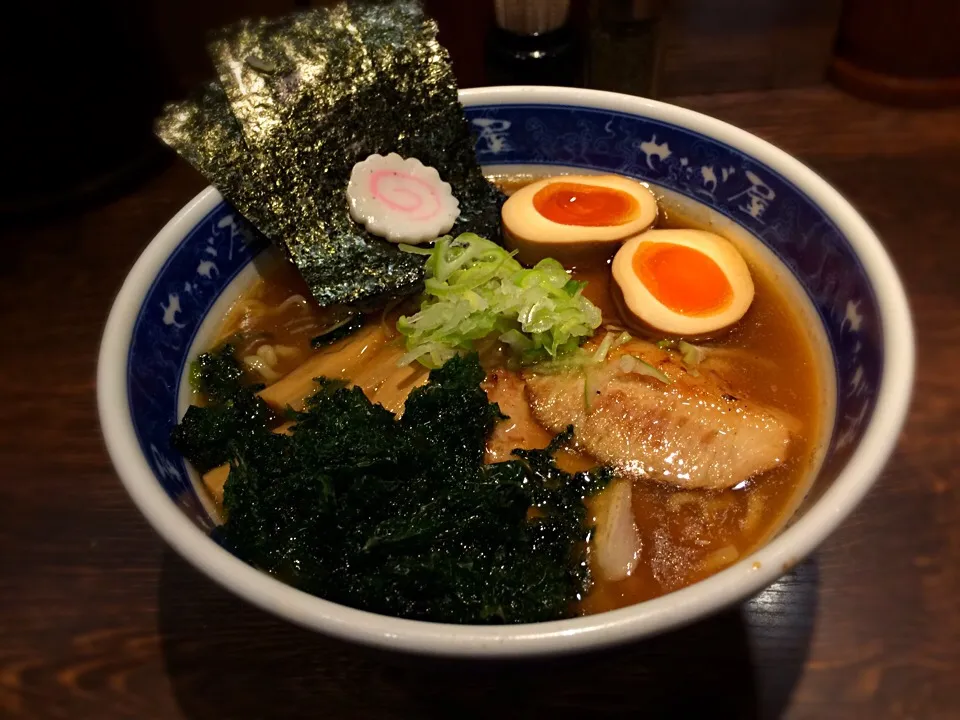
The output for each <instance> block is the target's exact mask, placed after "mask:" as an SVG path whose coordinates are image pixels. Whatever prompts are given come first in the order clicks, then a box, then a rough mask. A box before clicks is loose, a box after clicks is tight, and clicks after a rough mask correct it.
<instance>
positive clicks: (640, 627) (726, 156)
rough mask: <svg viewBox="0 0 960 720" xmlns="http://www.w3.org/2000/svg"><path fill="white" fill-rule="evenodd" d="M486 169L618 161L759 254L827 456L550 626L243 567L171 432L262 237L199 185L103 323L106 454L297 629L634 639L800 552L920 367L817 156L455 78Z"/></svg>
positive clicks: (521, 652) (542, 91) (595, 95)
mask: <svg viewBox="0 0 960 720" xmlns="http://www.w3.org/2000/svg"><path fill="white" fill-rule="evenodd" d="M461 100H462V102H463V104H464V106H465V108H466V114H467V119H468V121H469V123H470V124H471V126H472V128H473V130H474V131H475V133H476V138H477V139H476V152H477V156H478V158H479V161H480V163H481V164H482V165H483V166H484V169H485V170H486V171H487V172H489V173H491V174H517V173H533V174H536V173H538V172H539V173H541V174H543V173H547V172H554V173H555V172H558V171H575V172H579V173H591V172H612V173H618V174H621V175H626V176H628V177H634V178H638V179H640V180H643V181H648V182H649V183H651V184H653V185H655V186H657V187H659V188H661V189H663V191H664V192H665V193H668V194H669V195H670V196H671V197H676V198H680V199H683V198H687V199H689V200H693V201H696V203H697V204H698V205H699V206H700V207H704V208H706V209H707V211H709V213H711V215H712V216H713V217H715V218H717V219H718V220H719V221H722V222H723V223H725V224H726V225H727V226H728V227H730V228H733V229H734V230H736V231H737V232H739V233H742V234H743V235H745V236H749V237H750V238H751V239H752V241H754V242H756V243H757V244H758V246H759V247H762V248H763V249H764V251H765V252H769V253H771V254H772V256H774V257H775V258H777V259H779V261H780V263H781V264H782V266H783V267H784V268H786V271H787V272H788V273H789V275H790V281H791V282H792V283H793V284H794V285H795V286H796V287H797V288H799V291H800V292H801V293H802V294H803V297H804V302H806V303H807V305H808V306H809V308H810V311H811V322H813V323H815V324H816V323H819V325H820V326H822V327H821V328H818V330H822V332H819V335H818V336H819V337H820V338H821V339H820V341H819V345H820V346H821V347H819V348H818V349H819V351H820V352H821V354H822V356H823V357H824V358H825V360H824V362H825V364H826V367H827V372H826V373H825V374H826V375H827V376H828V379H829V383H828V386H829V394H830V397H829V401H830V402H829V406H830V408H831V409H830V411H829V417H827V418H826V421H825V423H826V424H825V431H824V432H825V435H824V439H823V443H822V444H823V453H822V457H821V458H820V461H821V462H820V466H819V471H818V473H817V476H816V478H815V480H814V481H813V482H812V483H811V485H810V490H809V492H808V493H807V495H806V497H805V498H804V499H803V501H802V503H800V504H799V507H798V508H797V510H796V512H795V513H794V514H793V516H792V517H791V519H790V521H789V522H788V523H786V525H785V527H784V528H783V529H782V530H781V531H780V532H779V533H778V534H776V535H775V536H774V537H772V538H771V539H770V540H769V541H768V542H766V544H764V545H763V546H762V547H760V548H759V549H757V550H755V551H754V552H752V553H751V554H749V555H746V556H744V557H742V558H740V560H739V561H738V562H736V563H735V564H733V565H732V566H730V567H728V568H726V569H725V570H722V571H721V572H719V573H717V574H715V575H713V576H711V577H709V578H707V579H705V580H702V581H700V582H697V583H695V584H693V585H690V586H688V587H685V588H683V589H681V590H678V591H675V592H672V593H670V594H667V595H664V596H662V597H659V598H656V599H653V600H649V601H646V602H642V603H638V604H636V605H632V606H629V607H626V608H623V609H619V610H613V611H610V612H605V613H600V614H596V615H587V616H583V617H576V618H572V619H566V620H558V621H552V622H546V623H533V624H518V625H500V626H468V625H463V626H458V625H444V624H435V623H428V622H421V621H414V620H405V619H399V618H394V617H387V616H382V615H376V614H372V613H368V612H364V611H361V610H356V609H353V608H349V607H344V606H341V605H338V604H336V603H333V602H330V601H326V600H323V599H320V598H318V597H314V596H312V595H309V594H306V593H304V592H301V591H299V590H297V589H295V588H293V587H290V586H288V585H286V584H284V583H282V582H280V581H279V580H276V579H274V578H273V577H271V576H269V575H267V574H265V573H262V572H260V571H258V570H256V569H255V568H253V567H251V566H249V565H247V564H246V563H245V562H243V561H241V560H240V559H238V558H237V557H235V556H233V555H232V554H231V553H230V552H229V551H228V550H226V549H225V548H224V547H222V546H221V545H220V544H218V542H217V540H216V531H215V528H216V523H215V520H214V514H213V513H212V511H211V507H210V506H209V501H208V500H207V498H206V495H205V493H204V491H203V489H202V487H201V486H200V484H199V482H198V478H197V476H196V474H195V473H193V472H192V470H190V469H189V468H188V466H187V465H186V464H185V462H184V460H183V459H182V458H181V457H180V455H179V454H178V453H176V452H175V451H174V450H172V449H171V447H170V444H169V437H170V432H171V430H172V428H173V427H174V426H175V425H176V423H177V421H178V419H179V417H180V415H181V414H182V411H183V410H184V409H185V405H186V403H187V400H188V397H189V393H188V388H187V383H186V382H185V370H186V368H187V366H188V364H189V361H190V360H191V359H192V358H193V357H194V356H195V355H196V354H197V352H199V351H200V350H201V349H203V348H204V347H206V345H205V342H209V338H210V336H211V332H212V328H213V327H214V326H215V325H216V324H217V323H218V322H219V319H220V318H222V317H223V315H224V313H225V311H226V309H227V308H228V307H229V305H230V303H231V302H232V301H233V300H234V299H235V298H236V297H237V295H238V294H239V293H240V291H241V290H242V289H243V287H245V286H247V285H248V284H249V282H250V281H251V279H253V278H254V277H255V275H256V272H257V262H256V258H257V257H258V255H259V254H260V253H261V252H262V251H263V250H264V249H265V247H266V244H267V243H266V242H265V241H264V240H263V239H262V238H260V237H259V236H258V235H257V234H256V233H255V232H253V231H252V229H251V228H250V227H249V226H248V225H247V224H246V222H245V220H244V219H243V218H242V217H241V216H240V215H239V214H238V213H237V212H236V211H235V210H234V209H233V208H231V207H230V206H229V205H228V204H226V203H225V202H224V201H223V199H222V198H221V196H220V194H219V193H218V192H217V191H216V190H215V189H214V188H208V189H207V190H204V191H203V192H201V193H200V194H199V195H198V196H197V197H195V198H194V199H193V200H191V201H190V202H189V203H188V204H187V205H186V206H185V207H184V208H183V209H182V210H181V211H180V212H179V213H178V214H177V215H176V216H175V217H174V218H173V219H171V220H170V221H169V222H168V223H167V225H166V226H165V227H164V228H163V229H162V230H161V231H160V232H159V233H158V234H157V236H156V237H155V238H154V239H153V240H152V241H151V243H150V244H149V246H148V247H147V248H146V250H145V251H144V252H143V254H142V255H141V257H140V258H139V260H138V261H137V263H136V265H135V266H134V267H133V269H132V270H131V271H130V274H129V275H128V277H127V278H126V280H125V282H124V284H123V287H122V289H121V290H120V293H119V295H118V296H117V299H116V301H115V303H114V306H113V309H112V310H111V313H110V316H109V320H108V321H107V325H106V329H105V331H104V336H103V341H102V345H101V350H100V358H99V367H98V378H97V384H98V401H99V410H100V419H101V424H102V427H103V433H104V437H105V440H106V444H107V448H108V450H109V453H110V457H111V459H112V461H113V463H114V465H115V467H116V470H117V473H118V475H119V476H120V479H121V480H122V482H123V483H124V485H125V487H126V488H127V490H128V492H129V493H130V496H131V497H132V499H133V501H134V503H135V504H136V506H137V507H138V508H139V509H140V511H141V512H142V513H143V514H144V516H145V517H146V519H147V520H148V521H149V523H150V524H151V525H152V526H153V527H154V528H155V529H156V530H157V532H158V533H160V535H161V536H162V537H163V538H164V539H165V540H166V541H167V542H168V543H169V544H170V545H171V546H173V548H174V549H175V550H176V551H177V552H179V553H180V554H181V555H182V556H183V557H184V558H186V559H187V560H188V561H189V562H191V563H192V564H193V565H194V566H196V567H197V568H198V569H199V570H200V571H201V572H203V573H204V574H206V575H207V576H209V577H210V578H211V579H212V580H214V581H215V582H217V583H220V584H221V585H222V586H224V587H225V588H227V589H228V590H229V591H230V592H233V593H235V594H236V595H238V596H240V597H242V598H244V599H245V600H247V601H249V602H251V603H253V604H255V605H257V606H259V607H261V608H263V609H265V610H267V611H269V612H271V613H274V614H276V615H278V616H280V617H282V618H285V619H287V620H289V621H292V622H294V623H297V624H300V625H302V626H304V627H306V628H310V629H312V630H316V631H319V632H323V633H326V634H328V635H332V636H336V637H339V638H342V639H345V640H349V641H353V642H357V643H363V644H366V645H371V646H379V647H382V648H388V649H392V650H399V651H407V652H415V653H423V654H432V655H444V656H465V657H482V656H530V655H544V654H558V653H567V652H574V651H580V650H586V649H591V648H599V647H603V646H609V645H614V644H619V643H624V642H628V641H631V640H637V639H640V638H643V637H647V636H651V635H654V634H657V633H661V632H663V631H665V630H668V629H670V628H674V627H677V626H679V625H682V624H685V623H690V622H692V621H695V620H697V619H698V618H702V617H705V616H707V615H710V614H711V613H714V612H716V611H717V610H720V609H722V608H724V607H726V606H728V605H730V604H732V603H735V602H737V601H740V600H742V599H744V598H747V597H749V596H751V595H753V594H755V593H756V592H758V591H759V590H761V589H762V588H764V587H765V586H766V585H768V584H770V583H771V582H773V581H774V580H776V579H777V578H778V577H779V576H781V575H782V574H784V573H785V572H786V571H787V570H788V569H789V568H790V567H792V566H793V565H794V564H796V563H797V562H799V561H800V560H801V559H803V558H804V557H805V556H806V555H808V554H809V553H810V552H812V551H813V550H814V549H815V548H816V547H817V545H818V544H819V543H821V542H822V541H823V540H824V539H825V538H826V537H827V536H828V535H829V534H830V533H831V532H832V531H833V530H834V529H835V528H836V527H837V526H838V525H839V524H840V523H841V522H842V521H843V520H844V518H845V517H847V516H848V515H849V514H850V513H851V511H852V510H853V509H854V508H855V507H856V505H857V503H858V502H859V501H860V500H861V498H863V496H864V494H865V493H866V492H867V491H868V490H869V489H870V487H871V485H872V484H873V483H874V481H875V480H876V478H877V476H878V474H879V472H880V470H881V468H882V466H883V464H884V462H885V461H886V459H887V458H888V456H889V454H890V452H891V451H892V449H893V447H894V445H895V443H896V440H897V436H898V434H899V431H900V427H901V425H902V423H903V420H904V417H905V413H906V409H907V404H908V400H909V394H910V388H911V384H912V375H913V361H914V357H913V355H914V345H913V335H912V327H911V322H910V317H909V312H908V308H907V303H906V299H905V296H904V292H903V288H902V286H901V283H900V281H899V279H898V277H897V275H896V272H895V270H894V268H893V266H892V264H891V262H890V259H889V258H888V256H887V255H886V253H885V252H884V249H883V247H882V245H881V243H880V241H879V240H878V239H877V237H876V235H875V234H874V233H873V231H872V230H871V229H870V227H869V226H868V225H867V223H866V222H865V221H864V220H863V218H862V217H860V215H858V214H857V212H856V211H855V210H854V209H853V208H852V207H851V206H850V204H849V203H848V202H847V201H846V200H844V199H843V197H841V196H840V194H839V193H837V191H836V190H834V189H833V188H832V187H830V185H828V184H827V183H826V182H825V181H824V180H823V179H821V178H820V177H819V176H818V175H817V174H816V173H814V172H812V171H811V170H810V169H809V168H807V167H805V166H804V165H803V164H801V163H800V162H798V161H797V160H795V159H794V158H792V157H790V156H789V155H787V154H786V153H784V152H783V151H781V150H779V149H777V148H776V147H774V146H772V145H770V144H769V143H767V142H764V141H763V140H761V139H759V138H757V137H755V136H753V135H751V134H749V133H747V132H745V131H743V130H739V129H737V128H735V127H733V126H731V125H728V124H726V123H723V122H720V121H719V120H715V119H712V118H709V117H706V116H704V115H700V114H698V113H695V112H691V111H689V110H685V109H682V108H679V107H675V106H672V105H668V104H664V103H659V102H655V101H651V100H644V99H640V98H635V97H629V96H625V95H618V94H613V93H603V92H593V91H583V90H569V89H563V88H541V87H513V88H481V89H476V90H466V91H462V92H461Z"/></svg>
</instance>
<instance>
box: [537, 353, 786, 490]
mask: <svg viewBox="0 0 960 720" xmlns="http://www.w3.org/2000/svg"><path fill="white" fill-rule="evenodd" d="M623 354H631V355H633V356H634V357H637V358H641V359H643V360H644V361H646V362H647V363H650V364H651V365H653V366H654V367H657V368H659V369H660V370H661V371H662V372H664V374H666V375H667V376H669V377H670V379H671V382H670V383H669V384H667V383H664V382H661V381H660V380H658V379H656V378H653V377H648V376H644V375H639V374H636V373H632V372H625V371H623V370H622V369H621V368H622V365H621V363H620V362H619V357H620V356H621V355H623ZM587 378H589V379H587ZM525 380H526V384H527V393H528V396H529V399H530V404H531V407H532V409H533V414H534V416H535V417H536V418H537V419H538V420H539V421H540V422H541V423H542V424H543V425H544V426H545V427H547V428H548V429H549V430H552V431H553V432H561V431H562V430H564V429H565V428H566V427H568V426H569V425H573V428H574V433H575V440H576V442H577V445H578V446H579V447H580V448H581V449H582V450H583V451H585V452H587V453H589V454H590V455H592V456H593V457H595V458H596V459H597V460H599V461H601V462H603V463H606V464H610V465H613V466H615V467H617V468H619V469H620V470H621V471H622V472H624V473H625V474H628V475H631V476H633V477H645V478H650V479H653V480H657V481H660V482H664V483H669V484H670V485H675V486H679V487H682V488H709V489H721V488H727V487H732V486H734V485H736V484H738V483H740V482H741V481H743V480H746V479H748V478H751V477H753V476H754V475H757V474H759V473H762V472H765V471H767V470H771V469H773V468H775V467H777V466H778V465H780V464H781V463H783V461H784V460H785V459H786V455H787V451H788V448H789V445H790V438H791V427H792V426H794V425H795V421H794V420H792V418H790V417H788V416H786V415H785V414H783V413H781V412H778V411H775V410H771V409H768V408H765V407H762V406H760V405H758V404H755V403H752V402H750V401H748V400H746V399H743V398H742V397H737V396H735V395H734V394H731V392H730V388H728V387H727V386H726V385H725V383H724V381H723V379H722V378H721V377H720V375H718V374H717V373H715V372H712V371H711V370H709V369H708V368H706V367H705V368H703V371H702V372H701V373H699V375H698V376H697V377H694V376H693V375H692V374H691V373H689V372H687V370H686V369H685V368H684V367H683V364H682V362H681V361H680V360H679V358H678V357H677V356H676V355H675V354H672V353H667V352H664V351H662V350H659V349H658V348H656V347H655V346H653V345H650V344H648V343H642V342H639V341H632V342H631V343H629V344H628V345H626V346H624V348H622V349H621V350H619V351H617V352H616V353H613V354H612V356H611V358H610V360H608V361H607V363H605V364H604V365H603V366H602V367H599V368H594V369H592V370H590V371H589V375H586V374H584V373H583V372H577V371H574V372H567V373H553V374H546V373H536V372H532V371H528V372H527V373H525ZM585 383H589V384H588V385H587V387H589V394H587V393H586V392H585Z"/></svg>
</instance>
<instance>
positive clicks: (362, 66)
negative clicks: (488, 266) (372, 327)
mask: <svg viewBox="0 0 960 720" xmlns="http://www.w3.org/2000/svg"><path fill="white" fill-rule="evenodd" d="M210 54H211V57H212V58H213V60H214V64H215V66H216V68H217V72H218V75H219V80H220V83H221V89H220V91H219V93H218V92H217V91H216V90H214V89H211V88H208V89H207V91H206V94H205V95H204V96H202V97H201V99H200V100H199V101H198V100H197V99H193V100H191V101H187V102H186V103H180V104H178V105H175V106H171V108H169V109H168V111H167V113H166V115H165V116H164V117H163V118H161V120H160V122H159V123H158V134H159V135H160V137H161V138H162V139H163V140H164V141H165V142H167V143H168V144H170V145H171V146H173V147H174V148H175V149H177V151H178V152H180V153H181V154H182V155H183V156H184V157H185V158H186V159H187V160H188V161H190V162H191V163H193V164H194V165H195V166H196V167H197V168H198V169H199V170H200V171H201V172H203V173H204V174H206V175H207V176H208V177H209V178H210V179H211V181H212V182H214V184H216V185H217V187H219V188H220V190H221V192H222V193H223V194H224V196H225V197H226V198H227V199H228V200H229V201H230V202H232V203H234V204H235V205H236V207H237V209H238V210H240V212H241V213H243V214H244V215H245V216H247V217H248V219H250V220H251V221H252V222H253V224H254V225H255V226H257V228H258V229H260V230H261V231H262V232H263V233H264V234H265V235H266V236H267V237H269V238H270V239H271V240H273V241H274V242H275V243H276V244H278V245H279V246H280V247H281V248H283V249H284V250H285V252H286V254H287V255H288V256H289V257H290V258H291V259H292V260H293V262H294V263H295V264H296V265H297V267H298V269H299V270H300V273H301V274H302V275H303V277H304V279H305V280H306V281H307V283H308V285H309V286H310V289H311V291H312V293H313V295H314V297H316V299H317V300H318V301H319V302H320V304H321V305H330V304H336V303H343V304H350V303H357V302H364V303H365V304H366V305H367V306H369V305H372V304H376V303H378V302H381V301H383V300H385V299H388V298H391V297H396V296H400V295H404V294H409V293H411V292H414V291H416V290H417V289H418V288H419V286H420V281H421V279H422V264H423V259H422V257H419V256H416V255H410V254H407V253H403V252H400V251H398V250H397V248H396V247H395V246H394V245H391V244H390V243H387V242H386V241H383V240H381V239H379V238H376V237H374V236H372V235H370V234H369V233H368V232H366V230H365V229H364V228H362V227H360V226H359V225H357V224H356V223H354V222H353V220H352V219H351V217H350V215H349V212H348V206H347V200H346V196H345V190H346V186H347V182H348V180H349V175H350V171H351V169H352V167H353V165H354V164H355V163H356V162H358V161H360V160H363V159H364V158H366V157H367V156H368V155H370V154H372V153H380V154H387V153H389V152H397V153H399V154H400V155H403V156H405V157H417V158H419V159H420V160H421V161H422V162H424V163H425V164H427V165H431V166H433V167H436V168H437V169H438V170H439V172H440V175H441V177H443V179H444V180H446V181H447V182H449V183H450V185H451V186H452V188H453V193H454V195H455V196H456V197H457V199H458V200H459V202H460V209H461V215H460V218H459V220H458V222H457V224H456V226H455V227H454V229H453V232H454V233H459V232H468V231H469V232H476V233H478V234H480V235H484V236H486V237H491V238H499V237H500V206H501V204H502V202H503V196H502V194H501V193H500V192H499V191H498V190H497V189H496V188H495V187H493V186H492V185H491V184H490V183H489V182H488V181H487V180H486V179H485V178H484V177H483V175H482V172H481V170H480V167H479V165H478V164H477V161H476V157H475V154H474V141H473V138H472V136H471V134H470V131H469V127H468V125H467V122H466V119H465V118H464V114H463V108H462V107H461V105H460V104H459V101H458V99H457V88H456V83H455V80H454V77H453V73H452V70H451V68H450V63H449V59H448V56H447V53H446V51H445V50H444V49H443V48H442V47H441V46H440V45H439V44H438V43H437V41H436V25H435V23H433V22H432V21H431V20H429V19H427V18H426V17H425V16H424V14H423V12H422V10H421V9H420V6H419V4H418V3H417V2H414V1H413V0H395V1H391V2H356V3H349V4H348V3H343V2H341V3H338V4H336V5H334V6H332V7H330V8H323V9H317V10H313V11H309V12H304V13H299V14H295V15H291V16H288V17H285V18H281V19H279V20H254V21H243V22H241V23H239V24H237V25H235V26H232V27H230V28H227V29H225V30H222V31H220V32H219V33H217V34H216V35H215V36H214V38H213V40H212V42H211V44H210ZM224 99H226V101H227V104H228V107H229V110H230V111H232V114H231V113H224V112H223V110H224V108H223V100H224ZM183 118H189V121H184V120H183ZM211 125H213V126H216V127H211ZM238 130H239V133H238V132H237V131H238ZM238 135H239V138H240V140H239V142H238ZM228 145H229V147H228ZM218 148H222V150H223V154H222V155H221V154H219V153H218Z"/></svg>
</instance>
